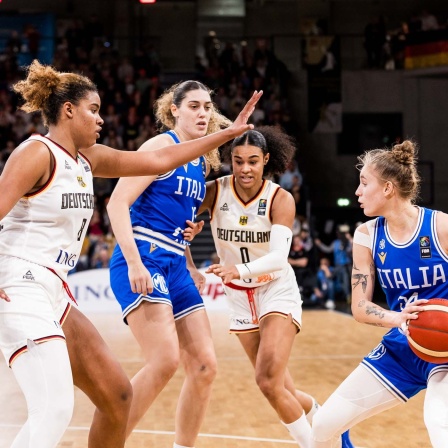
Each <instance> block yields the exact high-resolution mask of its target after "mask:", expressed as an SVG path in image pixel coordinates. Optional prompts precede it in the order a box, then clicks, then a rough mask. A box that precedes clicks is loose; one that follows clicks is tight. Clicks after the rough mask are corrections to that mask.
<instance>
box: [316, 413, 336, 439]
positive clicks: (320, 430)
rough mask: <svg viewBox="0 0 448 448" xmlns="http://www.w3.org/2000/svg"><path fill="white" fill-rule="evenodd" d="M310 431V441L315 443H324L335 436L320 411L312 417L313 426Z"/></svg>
mask: <svg viewBox="0 0 448 448" xmlns="http://www.w3.org/2000/svg"><path fill="white" fill-rule="evenodd" d="M311 430H312V440H314V441H316V442H326V441H328V440H330V439H331V438H332V437H334V436H335V429H334V428H333V427H332V425H331V422H329V421H328V419H327V418H326V417H325V414H324V413H323V412H321V410H320V409H319V411H317V412H316V414H314V416H313V426H312V428H311Z"/></svg>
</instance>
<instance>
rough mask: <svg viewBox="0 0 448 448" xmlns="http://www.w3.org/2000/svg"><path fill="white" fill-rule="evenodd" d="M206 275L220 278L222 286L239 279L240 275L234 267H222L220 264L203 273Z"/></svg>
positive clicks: (211, 266)
mask: <svg viewBox="0 0 448 448" xmlns="http://www.w3.org/2000/svg"><path fill="white" fill-rule="evenodd" d="M205 272H206V273H207V274H215V275H217V276H218V277H221V279H222V281H223V283H224V284H227V283H230V282H231V281H232V280H234V279H236V280H237V279H239V278H240V273H239V272H238V269H237V268H236V266H235V265H232V266H222V265H221V264H212V265H210V266H209V267H208V268H207V270H206V271H205Z"/></svg>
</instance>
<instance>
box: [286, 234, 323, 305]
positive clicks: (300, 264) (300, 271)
mask: <svg viewBox="0 0 448 448" xmlns="http://www.w3.org/2000/svg"><path fill="white" fill-rule="evenodd" d="M310 259H311V256H310V251H308V250H306V248H305V245H304V242H303V240H302V238H301V236H300V235H295V236H293V237H292V243H291V249H290V250H289V255H288V263H289V264H290V265H291V266H292V270H293V271H294V274H295V276H296V281H297V285H298V286H299V289H300V293H301V295H302V300H306V299H308V300H310V299H311V297H312V294H313V292H314V287H315V284H316V279H315V276H314V274H313V271H312V269H311V263H310Z"/></svg>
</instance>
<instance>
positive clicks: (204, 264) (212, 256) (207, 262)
mask: <svg viewBox="0 0 448 448" xmlns="http://www.w3.org/2000/svg"><path fill="white" fill-rule="evenodd" d="M212 264H219V257H218V254H217V253H216V252H212V253H211V254H210V257H209V258H207V260H204V261H203V262H202V263H201V268H208V267H209V266H210V265H212Z"/></svg>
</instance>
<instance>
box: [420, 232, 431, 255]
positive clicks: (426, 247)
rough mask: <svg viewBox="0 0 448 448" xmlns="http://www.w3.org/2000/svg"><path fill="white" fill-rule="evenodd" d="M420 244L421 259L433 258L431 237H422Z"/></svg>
mask: <svg viewBox="0 0 448 448" xmlns="http://www.w3.org/2000/svg"><path fill="white" fill-rule="evenodd" d="M418 244H419V246H420V258H431V257H432V255H431V241H430V239H429V236H420V237H419V239H418Z"/></svg>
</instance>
